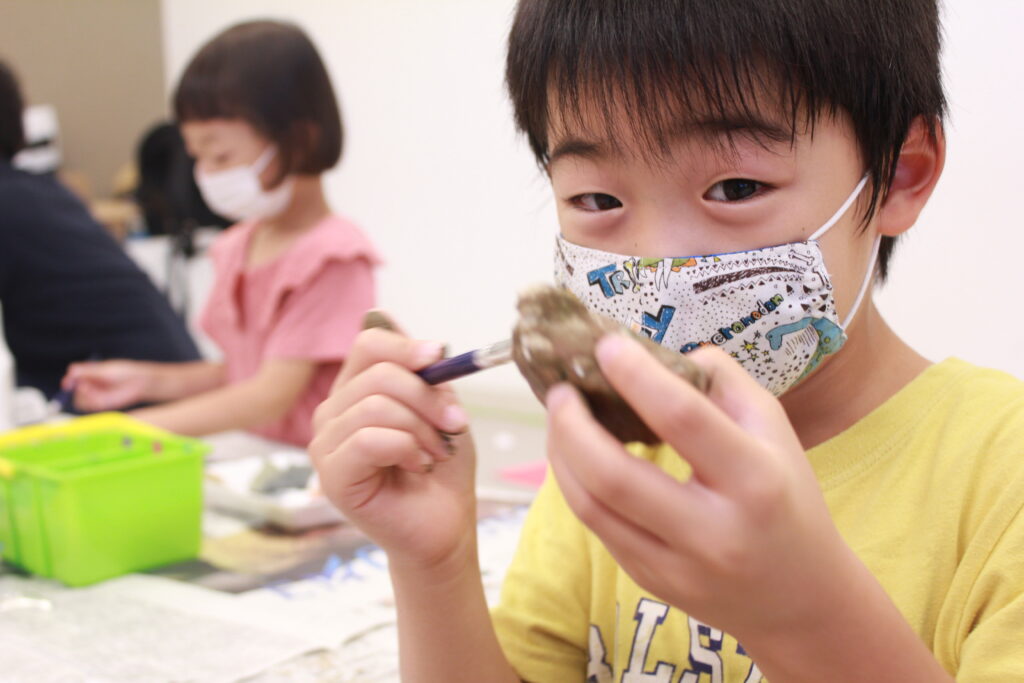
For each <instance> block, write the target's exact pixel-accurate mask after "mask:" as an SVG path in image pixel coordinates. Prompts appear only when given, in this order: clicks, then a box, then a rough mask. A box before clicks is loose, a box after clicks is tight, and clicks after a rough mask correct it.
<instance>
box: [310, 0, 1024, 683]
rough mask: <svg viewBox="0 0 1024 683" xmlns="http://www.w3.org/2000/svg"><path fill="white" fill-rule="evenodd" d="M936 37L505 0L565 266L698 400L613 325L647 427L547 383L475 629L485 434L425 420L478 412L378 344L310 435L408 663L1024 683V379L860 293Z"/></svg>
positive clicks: (521, 91)
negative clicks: (501, 577)
mask: <svg viewBox="0 0 1024 683" xmlns="http://www.w3.org/2000/svg"><path fill="white" fill-rule="evenodd" d="M938 33H939V28H938V18H937V9H936V7H935V4H934V2H931V1H927V2H926V1H921V0H884V1H883V0H872V1H870V2H863V3H822V2H819V1H818V0H774V1H771V0H769V1H765V2H759V3H745V2H738V1H734V2H721V1H717V2H702V1H698V0H689V1H686V2H680V1H678V0H677V1H675V2H673V1H670V0H643V1H639V2H630V3H609V2H600V1H598V0H590V1H580V2H572V3H567V2H564V1H562V0H521V1H520V4H519V7H518V10H517V13H516V17H515V21H514V24H513V28H512V32H511V36H510V40H509V58H508V71H507V76H508V84H509V90H510V93H511V96H512V100H513V104H514V106H515V111H516V120H517V123H518V124H519V126H520V128H521V129H522V130H523V131H524V132H525V133H526V135H527V137H528V139H529V141H530V144H531V146H532V148H533V150H534V152H535V154H536V155H537V158H538V160H539V162H540V163H541V165H542V166H543V168H544V169H545V170H546V172H547V173H548V174H549V176H550V178H551V181H552V186H553V189H554V192H555V196H556V200H557V202H558V214H559V223H560V228H561V235H560V237H559V239H558V242H557V249H556V256H555V264H556V265H555V269H556V279H557V280H558V281H559V282H560V283H561V284H563V285H564V286H566V287H568V288H569V289H571V290H572V291H574V292H575V293H576V294H577V295H578V296H580V298H581V299H582V300H583V301H584V302H585V303H586V304H587V305H588V306H589V307H591V308H592V309H593V310H596V311H598V312H603V313H606V314H609V315H613V316H615V317H618V318H619V319H620V320H622V321H623V322H625V323H627V324H631V325H633V326H634V327H635V328H637V329H640V330H642V331H644V332H645V333H647V334H649V335H650V336H651V337H652V338H654V339H656V340H658V341H660V342H661V343H662V344H671V345H672V347H673V348H677V349H680V350H685V351H689V352H691V353H690V357H691V358H692V359H693V360H694V361H695V362H696V363H698V364H700V365H702V366H703V367H704V369H705V370H706V372H707V373H708V374H709V376H710V378H711V382H710V389H709V392H708V394H707V395H706V396H705V395H701V394H699V393H698V392H696V391H695V390H693V389H692V388H691V387H690V386H689V385H688V384H686V383H684V382H683V381H681V380H679V379H678V378H676V377H675V376H674V375H672V374H670V373H669V372H668V371H666V370H665V369H664V368H662V367H661V366H660V365H659V364H658V363H657V362H655V361H654V360H653V359H652V358H651V357H649V356H648V355H647V354H645V353H643V351H642V350H641V349H640V348H639V347H638V346H637V345H636V344H635V343H633V342H631V341H629V340H628V339H626V338H625V337H623V336H621V335H612V336H609V337H606V338H605V339H603V340H602V341H601V342H600V343H599V345H598V348H597V357H598V360H599V362H600V364H601V367H602V370H603V372H604V373H605V374H606V376H607V377H608V379H609V380H610V381H611V383H612V384H613V385H614V386H615V387H616V388H617V389H618V390H619V391H620V393H622V395H623V396H624V398H625V399H626V400H627V401H628V402H629V403H630V404H631V405H632V406H633V407H634V408H635V409H636V411H637V413H638V414H639V415H640V416H641V417H642V418H643V419H644V420H645V421H646V422H647V424H648V425H649V426H650V427H651V428H652V429H653V430H654V431H655V432H656V433H657V434H658V435H659V436H660V437H662V438H663V439H664V442H665V444H664V445H663V446H662V447H660V448H654V449H643V448H636V447H631V449H630V451H627V450H626V449H624V448H623V447H622V446H621V445H620V444H619V443H618V442H617V441H615V440H614V439H613V438H612V437H611V436H610V435H609V434H608V433H607V432H606V431H605V430H604V429H603V428H602V427H601V426H600V425H598V424H597V423H596V422H594V420H593V418H592V417H591V416H590V414H589V412H588V411H587V410H586V408H585V404H584V403H582V401H581V400H580V398H579V396H578V395H577V394H576V393H575V391H573V390H572V389H571V388H568V387H566V386H557V387H554V388H553V389H551V390H550V391H549V392H548V395H547V398H546V405H547V408H548V414H549V448H548V457H549V459H550V461H551V467H552V471H553V473H554V475H555V476H554V478H550V477H549V479H548V481H547V482H546V484H545V486H544V488H543V489H542V490H541V492H540V494H539V495H538V498H537V500H536V502H535V503H534V505H533V508H532V509H531V512H530V516H529V518H528V520H527V523H526V526H525V528H524V531H523V538H522V541H521V544H520V549H519V551H518V553H517V558H516V560H515V561H514V562H513V565H512V567H511V568H510V570H509V573H508V576H507V578H506V584H505V588H504V591H503V596H502V603H501V605H500V606H499V607H498V608H497V609H496V610H495V612H494V615H493V621H492V620H491V617H490V615H488V613H487V609H486V605H485V602H484V598H483V592H482V590H481V588H480V577H479V568H478V564H477V561H476V557H475V547H474V544H475V539H474V536H473V530H474V514H473V510H474V499H473V491H472V482H473V455H472V446H471V443H470V441H469V439H468V437H467V436H465V435H461V436H458V437H457V438H455V439H453V440H448V439H443V438H442V437H441V436H439V431H438V430H441V431H442V432H447V433H452V432H460V431H464V429H465V427H466V420H465V414H464V413H463V412H462V410H461V409H460V408H459V406H458V405H457V403H456V402H455V399H454V396H453V394H452V393H451V392H450V390H448V389H446V388H443V387H442V388H431V387H428V386H426V385H425V384H424V383H423V382H421V381H419V380H418V379H417V378H416V377H415V375H413V374H412V372H411V370H414V369H416V368H419V367H422V366H423V365H425V364H427V363H429V362H431V361H433V360H436V359H437V358H438V356H439V355H440V346H439V345H438V344H437V343H433V342H425V341H413V340H409V339H406V338H404V337H402V336H399V335H397V334H393V333H386V332H381V331H371V332H367V333H365V334H364V335H363V336H362V338H361V339H360V340H359V341H358V342H357V343H356V345H355V348H354V350H353V352H352V354H351V355H350V357H349V359H348V360H347V362H346V366H345V367H344V368H343V370H342V373H341V376H340V377H339V380H338V382H337V383H336V388H335V391H334V393H333V395H332V396H331V398H330V399H328V401H327V402H325V403H324V404H323V405H322V406H321V408H320V409H319V411H318V414H317V418H316V423H317V438H316V439H315V440H314V442H313V443H312V444H311V447H310V450H311V453H312V455H313V457H314V458H315V459H316V462H317V466H318V469H319V471H320V475H321V480H322V481H323V483H324V486H325V488H326V490H327V493H328V495H330V496H331V498H332V500H334V502H335V503H336V504H338V505H339V507H341V509H342V510H343V511H344V512H345V513H346V515H347V516H348V517H349V518H350V519H351V520H353V521H354V522H355V523H357V524H359V525H360V526H361V527H362V528H363V529H364V530H365V531H366V532H367V533H368V534H370V536H371V537H373V538H374V540H375V541H376V542H377V543H379V544H380V545H381V546H382V547H383V548H384V549H385V550H386V551H387V552H388V554H389V566H390V571H391V575H392V580H393V583H394V587H395V595H396V599H397V606H398V615H399V637H400V646H401V652H402V671H403V680H406V681H434V680H436V681H516V680H526V681H535V682H540V681H544V682H547V681H555V682H560V681H570V680H577V681H580V680H586V681H594V682H596V683H603V682H611V681H622V682H623V683H640V682H646V681H651V682H661V681H664V682H666V683H668V682H671V683H676V682H680V681H681V682H682V683H697V682H698V681H708V680H710V681H715V682H718V681H726V682H733V681H735V682H738V683H739V682H743V683H746V682H756V681H760V680H762V678H767V679H769V680H771V681H773V682H774V683H778V682H781V681H864V680H871V681H901V682H903V681H922V682H923V681H951V680H952V678H951V676H956V678H957V680H958V681H961V682H963V681H1003V680H1007V681H1008V680H1024V653H1022V652H1021V646H1020V644H1019V640H1020V639H1019V634H1020V632H1021V629H1022V628H1024V559H1021V558H1020V554H1019V552H1018V551H1017V549H1018V548H1019V547H1021V543H1024V519H1018V517H1019V516H1020V515H1019V512H1020V510H1021V507H1022V502H1024V459H1022V458H1021V457H1020V455H1021V449H1022V446H1021V444H1022V443H1024V387H1022V385H1021V383H1020V382H1018V381H1017V380H1014V379H1013V378H1010V377H1008V376H1006V375H1003V374H1001V373H997V372H992V371H986V370H981V369H977V368H973V367H971V366H969V365H967V364H965V363H962V362H959V361H955V360H949V361H945V362H943V363H940V364H937V365H932V364H930V363H929V362H928V361H927V360H925V359H924V358H922V357H921V356H919V355H918V354H917V353H916V352H914V351H913V350H912V349H910V348H909V347H908V346H907V345H906V344H904V343H903V342H902V341H901V340H900V339H899V338H898V337H897V336H896V335H895V334H894V333H893V332H892V331H891V330H890V329H889V328H888V327H887V326H886V324H885V322H884V321H883V320H882V319H881V317H880V315H879V313H878V311H877V310H876V309H875V307H874V305H873V303H872V301H871V297H870V285H871V282H872V279H873V274H874V273H875V272H876V269H877V271H878V272H880V273H881V274H882V276H883V277H884V273H885V270H886V267H887V264H888V259H889V256H890V254H891V250H892V243H893V239H894V238H895V237H896V236H898V235H899V234H901V233H902V232H904V231H906V230H907V229H909V228H910V226H911V225H912V224H913V223H914V221H915V220H916V218H917V216H918V214H919V212H920V211H921V209H922V208H923V206H924V205H925V203H926V202H927V200H928V198H929V196H930V194H931V192H932V190H933V188H934V186H935V183H936V182H937V180H938V178H939V175H940V174H941V171H942V166H943V162H944V149H945V148H944V139H943V136H942V128H941V117H942V115H943V112H944V98H943V93H942V88H941V84H940V79H939V60H938V52H939V38H938ZM693 255H700V256H693ZM876 264H877V265H876ZM718 347H721V348H718ZM723 349H724V352H723ZM737 361H738V362H737ZM773 394H775V395H777V396H778V397H779V398H778V399H777V398H775V397H773ZM636 455H639V456H640V457H635V456H636Z"/></svg>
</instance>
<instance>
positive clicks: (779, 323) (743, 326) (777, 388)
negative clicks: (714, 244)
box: [555, 176, 880, 396]
mask: <svg viewBox="0 0 1024 683" xmlns="http://www.w3.org/2000/svg"><path fill="white" fill-rule="evenodd" d="M866 182H867V176H865V177H864V178H862V179H861V181H860V183H858V184H857V187H856V189H854V191H853V193H852V194H851V195H850V196H849V197H848V198H847V200H846V201H845V202H843V205H842V206H841V207H840V208H839V210H838V211H836V213H835V214H834V215H833V216H832V217H831V218H830V219H829V220H828V221H827V222H826V223H825V224H824V225H823V226H821V228H819V229H818V230H817V231H815V232H814V234H813V235H811V236H810V238H808V240H807V241H806V242H793V243H790V244H781V245H778V246H774V247H765V248H763V249H755V250H752V251H739V252H734V253H729V254H712V255H709V256H692V257H682V258H638V257H633V256H627V255H623V254H613V253H609V252H605V251H599V250H597V249H589V248H587V247H581V246H579V245H577V244H573V243H571V242H568V241H566V240H565V239H563V238H562V237H561V236H559V237H558V239H557V244H556V247H557V250H556V254H555V282H556V283H557V284H560V285H561V286H563V287H565V288H567V289H568V290H569V291H571V292H572V293H573V294H575V295H576V296H577V297H578V298H579V299H580V301H582V302H583V304H584V305H585V306H586V307H587V308H588V309H590V310H591V311H593V312H595V313H599V314H601V315H605V316H607V317H609V318H612V319H614V320H617V321H618V322H620V323H622V324H624V325H626V326H628V327H630V328H631V329H633V330H634V331H636V332H639V333H642V334H645V335H647V336H649V337H650V338H651V339H653V340H654V341H656V342H659V343H661V344H662V345H664V346H668V347H670V348H674V349H677V350H679V351H681V352H684V353H685V352H687V351H692V350H693V349H696V348H698V347H700V346H711V345H714V346H720V347H722V348H723V349H724V350H725V351H726V352H727V353H729V355H731V356H732V357H733V358H735V359H736V360H737V361H739V362H740V363H741V364H742V365H743V367H744V368H745V369H746V370H747V372H749V373H750V374H751V375H752V376H753V377H754V379H756V380H757V381H758V382H760V383H761V385H762V386H764V387H765V388H767V389H768V390H769V391H771V392H772V393H773V394H775V395H776V396H778V395H780V394H782V393H783V392H784V391H786V390H787V389H788V388H790V387H791V386H793V385H794V384H796V383H797V382H798V381H799V380H800V379H801V378H803V377H804V376H805V375H807V374H808V373H809V372H811V370H813V369H814V368H815V367H817V365H818V363H820V362H821V359H822V358H824V357H825V356H827V355H829V354H832V353H835V352H836V351H838V350H839V349H840V347H842V345H843V343H845V341H846V333H845V331H844V328H845V327H846V326H848V325H849V323H850V321H851V320H852V319H853V316H854V314H855V313H856V312H857V308H858V307H859V306H860V303H861V300H862V299H863V298H864V295H865V293H866V292H867V290H868V287H869V285H870V283H871V280H872V276H873V275H874V265H875V259H876V257H877V255H878V245H879V240H880V238H879V237H876V238H875V242H874V245H873V247H872V252H871V261H870V264H869V266H868V271H867V274H866V275H865V277H864V281H863V283H862V284H861V287H860V292H859V293H858V294H857V299H856V301H854V303H853V307H852V308H851V309H850V312H849V313H848V314H847V315H846V319H845V320H844V321H843V322H842V324H840V323H839V316H838V314H837V312H836V304H835V299H834V297H833V295H832V281H831V278H830V277H829V274H828V271H827V270H826V269H825V261H824V258H823V257H822V253H821V248H820V247H819V246H818V241H817V240H818V238H819V237H821V235H823V234H825V232H827V231H828V230H829V228H831V227H832V226H833V225H835V224H836V222H837V221H838V220H839V219H840V218H842V216H843V215H844V214H845V213H846V211H847V209H849V208H850V205H851V204H853V202H854V200H856V198H857V197H858V196H859V195H860V192H861V190H862V189H863V188H864V185H865V183H866Z"/></svg>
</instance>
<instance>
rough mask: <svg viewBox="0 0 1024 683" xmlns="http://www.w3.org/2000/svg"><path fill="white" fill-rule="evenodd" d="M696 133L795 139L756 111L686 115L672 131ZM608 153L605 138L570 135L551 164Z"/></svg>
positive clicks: (680, 134) (714, 136)
mask: <svg viewBox="0 0 1024 683" xmlns="http://www.w3.org/2000/svg"><path fill="white" fill-rule="evenodd" d="M694 135H698V136H701V137H703V138H706V139H709V140H711V139H720V138H731V137H732V136H734V135H745V136H748V137H752V138H755V139H760V140H766V141H769V142H789V141H791V140H792V139H793V131H792V129H790V128H788V127H786V126H783V125H782V124H779V123H775V122H774V121H771V120H769V119H766V118H763V117H761V116H757V115H756V114H726V115H722V116H705V117H701V118H697V119H687V120H685V121H683V122H681V123H679V124H678V125H676V126H675V127H674V129H673V131H672V133H671V137H672V138H685V137H692V136H694ZM609 153H610V145H608V144H607V143H605V142H595V141H592V140H586V139H584V138H578V137H569V138H566V139H564V140H562V141H560V142H559V143H558V144H557V145H555V147H554V149H553V150H552V151H551V154H550V155H548V164H549V165H550V164H553V163H555V161H557V160H558V159H560V158H562V157H568V156H575V157H580V158H583V159H601V158H604V157H607V156H608V155H609Z"/></svg>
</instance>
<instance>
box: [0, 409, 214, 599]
mask: <svg viewBox="0 0 1024 683" xmlns="http://www.w3.org/2000/svg"><path fill="white" fill-rule="evenodd" d="M208 450H209V449H208V447H207V446H206V445H205V444H204V443H203V442H201V441H197V440H195V439H189V438H186V437H181V436H177V435H174V434H171V433H170V432H166V431H163V430H160V429H156V428H155V427H152V426H150V425H147V424H145V423H142V422H139V421H138V420H134V419H132V418H130V417H128V416H126V415H123V414H120V413H104V414H100V415H91V416H89V417H83V418H78V419H75V420H70V421H68V422H64V423H60V424H55V425H41V426H36V427H27V428H24V429H19V430H15V431H12V432H7V433H5V434H0V544H2V545H0V554H2V557H3V558H4V559H5V560H7V561H8V562H10V563H11V564H13V565H16V566H18V567H21V568H23V569H25V570H26V571H29V572H31V573H33V574H36V575H38V576H45V577H49V578H55V579H58V580H59V581H62V582H63V583H65V584H67V585H69V586H83V585H86V584H90V583H95V582H97V581H102V580H104V579H109V578H112V577H114V576H120V575H121V574H126V573H128V572H133V571H140V570H144V569H150V568H153V567H158V566H161V565H164V564H170V563H172V562H179V561H182V560H187V559H191V558H193V557H195V556H196V555H197V554H198V553H199V542H200V525H201V515H202V503H203V501H202V466H203V455H205V453H206V452H207V451H208Z"/></svg>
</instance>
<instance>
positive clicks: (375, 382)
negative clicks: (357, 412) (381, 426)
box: [314, 362, 468, 433]
mask: <svg viewBox="0 0 1024 683" xmlns="http://www.w3.org/2000/svg"><path fill="white" fill-rule="evenodd" d="M378 394H381V395H386V396H389V397H391V398H393V399H394V400H396V401H398V402H399V403H402V404H404V405H405V406H407V407H408V408H409V409H410V410H412V411H413V412H414V413H415V414H416V415H418V416H419V418H420V419H421V420H424V421H426V422H427V423H429V424H430V425H432V426H433V427H435V428H437V429H441V430H443V431H445V432H450V433H458V432H462V431H464V430H465V429H466V427H467V426H468V425H467V422H468V420H467V418H466V414H465V412H464V411H463V410H462V408H461V407H460V406H459V405H458V403H456V402H454V401H453V400H452V399H451V397H450V395H445V394H442V393H439V392H438V391H436V390H435V389H434V388H433V387H431V386H430V385H429V384H427V383H426V382H424V381H423V380H421V379H420V378H419V377H417V376H416V375H414V374H412V373H411V372H409V371H408V370H407V369H406V368H404V367H400V366H398V365H395V364H394V363H391V362H380V363H376V364H375V365H373V366H372V367H371V368H369V369H368V370H366V371H365V372H362V373H360V374H359V375H356V376H354V377H352V378H351V379H350V380H349V381H348V382H346V383H345V384H342V385H341V386H339V387H338V388H337V389H336V390H335V391H334V392H333V393H332V394H331V395H330V396H328V397H327V399H326V400H325V401H324V402H323V403H322V404H321V405H320V407H319V408H317V410H316V414H315V415H314V424H315V425H316V428H317V429H320V428H321V427H322V426H323V425H324V424H325V423H326V422H327V421H328V420H331V419H333V418H334V417H336V416H338V415H341V414H342V413H344V412H346V411H348V410H349V409H351V408H352V407H353V406H355V405H356V404H357V403H359V402H360V401H362V400H364V399H367V398H369V397H370V396H374V395H378Z"/></svg>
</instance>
